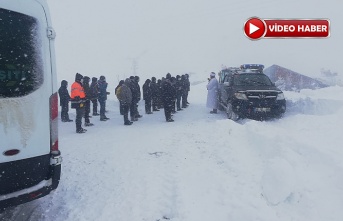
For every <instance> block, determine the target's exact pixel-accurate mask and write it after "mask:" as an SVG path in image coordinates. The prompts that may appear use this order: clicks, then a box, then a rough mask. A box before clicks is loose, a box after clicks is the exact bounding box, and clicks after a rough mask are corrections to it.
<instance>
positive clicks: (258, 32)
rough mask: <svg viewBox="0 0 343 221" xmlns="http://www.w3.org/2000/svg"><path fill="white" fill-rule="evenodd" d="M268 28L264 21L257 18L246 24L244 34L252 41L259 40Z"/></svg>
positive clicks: (249, 20) (250, 19)
mask: <svg viewBox="0 0 343 221" xmlns="http://www.w3.org/2000/svg"><path fill="white" fill-rule="evenodd" d="M265 31H266V26H265V23H264V21H263V20H262V19H260V18H257V17H252V18H249V19H248V20H247V21H246V22H245V24H244V33H245V35H246V36H247V37H248V38H250V39H251V40H258V39H260V38H262V37H263V36H264V34H265Z"/></svg>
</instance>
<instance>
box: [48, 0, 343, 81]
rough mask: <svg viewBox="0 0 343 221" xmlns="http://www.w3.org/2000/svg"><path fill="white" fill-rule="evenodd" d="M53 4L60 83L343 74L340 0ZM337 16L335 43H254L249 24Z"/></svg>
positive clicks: (65, 0)
mask: <svg viewBox="0 0 343 221" xmlns="http://www.w3.org/2000/svg"><path fill="white" fill-rule="evenodd" d="M99 2H100V1H91V0H73V1H70V0H58V1H57V0H48V3H49V5H50V10H51V13H52V19H53V24H54V28H55V30H56V32H57V38H56V52H57V61H58V63H57V68H58V73H59V79H62V78H66V79H68V78H69V76H72V77H71V78H70V79H71V80H73V77H74V75H75V73H76V72H80V73H83V74H85V75H89V76H100V75H102V74H103V75H106V76H107V77H108V78H109V79H111V80H117V78H123V77H126V76H130V75H132V74H134V73H135V74H137V75H140V76H143V77H145V76H157V77H161V76H165V74H166V73H167V72H170V73H172V74H173V75H176V74H183V73H185V72H195V73H197V74H199V75H204V78H206V77H207V74H208V73H209V72H211V71H215V72H217V71H219V70H220V68H221V67H222V65H225V66H239V65H240V64H242V63H262V64H265V66H266V67H268V66H270V65H272V64H278V65H281V66H284V67H286V68H290V69H292V70H294V71H297V72H300V73H302V74H305V75H308V76H318V75H319V73H320V69H321V68H326V69H330V70H332V71H335V72H338V73H340V74H342V73H343V68H342V65H341V63H342V55H341V54H342V51H343V50H342V49H343V43H342V37H343V13H342V12H341V8H342V6H343V3H342V2H341V1H340V0H327V1H319V0H302V1H301V0H287V1H280V0H246V1H242V0H188V1H185V0H102V1H101V3H99ZM252 16H257V17H260V18H329V19H330V20H331V36H330V38H328V39H262V40H259V41H251V40H249V39H247V38H246V37H245V35H244V32H243V25H244V22H245V21H246V20H247V19H248V18H249V17H252Z"/></svg>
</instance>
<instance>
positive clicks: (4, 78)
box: [0, 8, 43, 98]
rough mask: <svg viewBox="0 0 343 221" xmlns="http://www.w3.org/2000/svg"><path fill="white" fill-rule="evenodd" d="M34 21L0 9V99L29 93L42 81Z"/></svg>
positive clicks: (22, 15)
mask: <svg viewBox="0 0 343 221" xmlns="http://www.w3.org/2000/svg"><path fill="white" fill-rule="evenodd" d="M40 42H41V41H40V39H39V34H38V22H37V20H36V19H35V18H33V17H30V16H27V15H24V14H21V13H17V12H13V11H10V10H6V9H3V8H0V98H4V97H20V96H25V95H27V94H30V93H32V92H33V91H35V90H36V89H38V88H39V87H40V86H41V85H42V83H43V65H42V58H41V52H40V51H41V43H40Z"/></svg>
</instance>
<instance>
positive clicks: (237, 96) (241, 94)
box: [235, 92, 248, 100]
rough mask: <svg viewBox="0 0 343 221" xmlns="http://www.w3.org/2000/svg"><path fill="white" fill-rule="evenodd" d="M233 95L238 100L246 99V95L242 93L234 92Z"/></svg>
mask: <svg viewBox="0 0 343 221" xmlns="http://www.w3.org/2000/svg"><path fill="white" fill-rule="evenodd" d="M235 97H236V98H237V99H239V100H248V98H247V96H246V95H245V94H244V93H239V92H238V93H235Z"/></svg>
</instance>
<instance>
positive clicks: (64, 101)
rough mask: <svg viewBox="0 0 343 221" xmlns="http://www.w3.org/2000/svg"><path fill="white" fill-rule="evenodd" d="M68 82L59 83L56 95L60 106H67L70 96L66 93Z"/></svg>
mask: <svg viewBox="0 0 343 221" xmlns="http://www.w3.org/2000/svg"><path fill="white" fill-rule="evenodd" d="M67 87H68V82H67V81H66V80H62V81H61V87H60V88H59V89H58V95H59V97H60V106H63V105H68V103H69V100H70V95H69V92H68V89H67Z"/></svg>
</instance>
